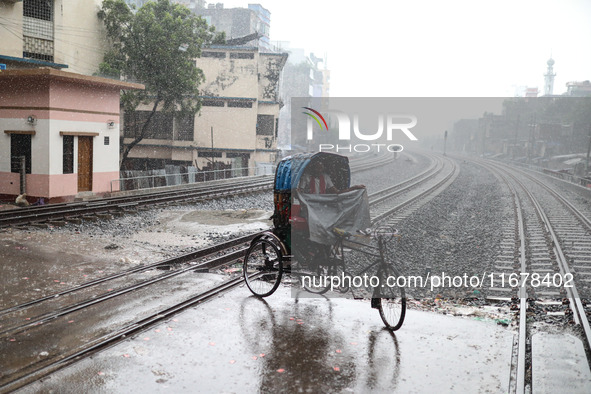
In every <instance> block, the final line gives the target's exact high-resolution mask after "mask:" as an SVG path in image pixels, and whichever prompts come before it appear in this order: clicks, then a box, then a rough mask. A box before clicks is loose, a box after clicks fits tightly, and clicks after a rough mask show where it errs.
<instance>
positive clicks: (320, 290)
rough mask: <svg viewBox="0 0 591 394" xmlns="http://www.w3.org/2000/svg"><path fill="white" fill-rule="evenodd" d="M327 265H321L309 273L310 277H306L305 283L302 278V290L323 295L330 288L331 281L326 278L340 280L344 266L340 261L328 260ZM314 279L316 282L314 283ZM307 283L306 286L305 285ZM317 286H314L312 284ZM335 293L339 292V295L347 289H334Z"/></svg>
mask: <svg viewBox="0 0 591 394" xmlns="http://www.w3.org/2000/svg"><path fill="white" fill-rule="evenodd" d="M328 262H329V263H328V264H326V265H325V264H321V265H319V266H318V268H316V269H314V270H312V271H311V273H312V276H311V277H308V278H307V279H308V280H307V281H305V280H304V278H303V277H302V287H303V289H304V290H306V291H307V292H310V293H314V294H324V293H326V292H327V291H328V290H330V288H331V285H332V284H331V281H330V280H327V279H326V278H329V277H332V276H336V277H339V278H341V276H342V275H343V274H344V273H345V265H344V264H343V262H342V261H341V260H338V259H335V258H330V259H329V260H328ZM314 279H316V281H314ZM306 283H308V285H306ZM315 283H316V284H318V285H317V286H314V284H315ZM334 290H335V291H339V292H341V293H345V292H346V291H347V290H348V288H344V287H338V288H335V289H334Z"/></svg>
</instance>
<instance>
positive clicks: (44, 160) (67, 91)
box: [0, 68, 144, 202]
mask: <svg viewBox="0 0 591 394" xmlns="http://www.w3.org/2000/svg"><path fill="white" fill-rule="evenodd" d="M143 88H144V87H143V85H140V84H135V83H127V82H121V81H117V80H112V79H106V78H99V77H91V76H86V75H80V74H74V73H69V72H64V71H59V70H54V69H49V68H42V69H28V70H24V69H21V70H10V71H2V72H0V195H4V196H7V195H8V196H16V195H18V194H20V190H21V185H20V174H19V171H20V168H21V159H20V158H21V157H23V156H24V157H25V168H26V190H25V191H26V193H27V196H29V200H33V201H34V200H36V199H37V198H39V197H44V198H45V199H49V200H51V201H52V202H57V201H68V200H72V199H74V197H76V195H78V194H79V193H80V192H92V193H98V194H101V193H106V192H110V191H111V180H114V179H117V178H119V113H120V112H119V92H120V90H121V89H143ZM113 186H114V187H118V184H117V182H114V184H113Z"/></svg>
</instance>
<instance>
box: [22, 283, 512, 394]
mask: <svg viewBox="0 0 591 394" xmlns="http://www.w3.org/2000/svg"><path fill="white" fill-rule="evenodd" d="M513 335H514V332H513V331H512V330H510V329H507V328H503V327H501V326H499V325H497V324H496V323H495V322H494V321H482V320H473V319H466V318H457V317H450V316H444V315H438V314H433V313H428V312H421V311H415V310H410V311H408V314H407V317H406V320H405V323H404V326H403V327H402V328H401V329H400V330H399V331H397V332H396V333H394V334H393V333H391V332H389V331H387V330H385V329H384V328H383V325H382V322H381V320H380V317H379V314H378V312H377V311H376V310H373V309H371V308H370V305H369V302H367V301H360V300H348V299H326V298H318V299H316V298H303V297H302V298H293V297H292V296H291V291H290V290H289V288H287V287H285V286H281V287H280V288H279V289H278V291H277V292H276V293H275V294H273V295H272V296H270V297H269V298H267V299H265V300H260V299H258V298H255V297H253V296H251V295H250V293H249V291H248V289H247V288H246V287H245V286H241V287H239V288H237V289H234V290H232V291H230V292H228V293H226V294H224V295H222V296H220V297H218V298H216V299H215V300H213V301H210V302H207V303H205V304H203V305H201V306H199V307H196V308H194V309H192V310H189V311H186V312H184V313H181V314H179V315H177V317H176V318H174V319H172V320H170V321H168V322H166V323H164V324H161V325H158V326H154V327H153V328H151V329H150V330H149V331H146V332H144V333H142V334H140V335H138V336H136V337H134V338H131V339H129V340H127V341H125V342H124V343H121V344H119V345H117V346H115V347H113V348H110V349H108V350H105V351H103V352H101V353H99V354H97V355H95V356H94V357H93V358H91V359H85V360H82V361H80V362H79V363H77V364H74V365H72V366H70V367H68V368H65V369H63V370H61V371H59V372H57V373H55V374H53V375H52V376H50V377H48V378H45V379H44V380H43V381H41V382H37V383H34V384H32V385H30V386H28V387H26V388H24V389H22V390H21V392H25V393H33V392H35V393H37V392H46V393H49V392H68V393H69V392H86V393H98V392H150V393H151V392H177V393H178V392H187V393H189V392H221V393H254V392H314V393H316V392H400V393H409V392H416V393H426V392H434V391H437V392H493V393H494V392H507V391H508V388H509V377H510V370H511V353H512V345H513Z"/></svg>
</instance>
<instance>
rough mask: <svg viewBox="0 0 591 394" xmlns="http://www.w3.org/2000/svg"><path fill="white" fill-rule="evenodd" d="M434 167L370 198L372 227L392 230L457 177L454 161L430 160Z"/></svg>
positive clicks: (433, 158)
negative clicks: (388, 227)
mask: <svg viewBox="0 0 591 394" xmlns="http://www.w3.org/2000/svg"><path fill="white" fill-rule="evenodd" d="M431 158H432V160H433V165H431V166H430V167H429V168H428V169H427V170H425V171H424V172H422V173H420V174H418V175H417V176H415V177H413V178H411V179H409V180H406V181H404V182H401V183H399V184H397V185H394V186H390V187H388V188H386V189H383V190H380V191H378V192H376V193H372V194H371V195H369V203H370V207H371V222H372V225H374V226H375V225H378V224H382V225H387V226H391V227H395V226H396V224H397V223H398V222H399V221H401V220H402V219H403V218H405V217H407V216H409V215H410V214H411V213H412V212H414V211H415V210H416V209H418V208H419V207H420V206H422V205H424V204H426V203H427V202H428V201H429V200H430V199H432V198H434V197H435V196H436V195H437V194H438V193H440V192H441V191H443V190H444V189H445V188H446V187H447V186H448V185H449V184H451V182H453V180H454V179H455V177H456V176H457V175H458V173H459V168H458V166H457V164H456V163H455V161H454V160H452V159H449V158H447V157H443V158H442V157H438V156H431Z"/></svg>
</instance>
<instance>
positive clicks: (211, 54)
mask: <svg viewBox="0 0 591 394" xmlns="http://www.w3.org/2000/svg"><path fill="white" fill-rule="evenodd" d="M201 57H213V58H216V59H225V58H226V52H201Z"/></svg>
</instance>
